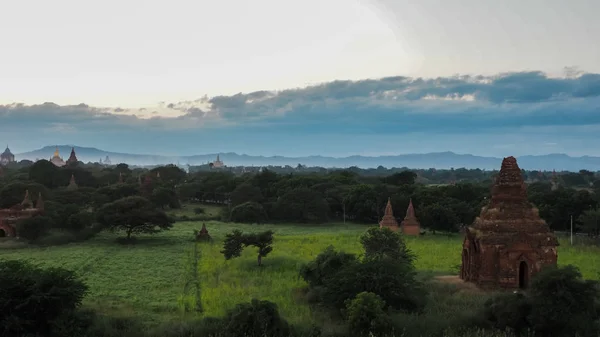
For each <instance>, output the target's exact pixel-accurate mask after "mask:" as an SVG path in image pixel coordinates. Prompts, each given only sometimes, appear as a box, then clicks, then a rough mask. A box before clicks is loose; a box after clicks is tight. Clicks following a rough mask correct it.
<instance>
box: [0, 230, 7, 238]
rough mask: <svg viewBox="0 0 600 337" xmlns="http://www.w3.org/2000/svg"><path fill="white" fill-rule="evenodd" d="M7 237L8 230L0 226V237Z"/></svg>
mask: <svg viewBox="0 0 600 337" xmlns="http://www.w3.org/2000/svg"><path fill="white" fill-rule="evenodd" d="M3 237H6V232H5V231H4V229H2V228H0V238H3Z"/></svg>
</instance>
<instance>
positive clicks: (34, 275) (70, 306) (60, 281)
mask: <svg viewBox="0 0 600 337" xmlns="http://www.w3.org/2000/svg"><path fill="white" fill-rule="evenodd" d="M0 284H1V285H2V288H1V289H0V313H2V315H0V335H1V336H25V335H35V336H56V334H55V333H56V330H57V329H56V327H57V326H61V325H62V326H64V324H61V321H62V320H64V319H67V318H68V319H69V320H71V321H72V320H73V319H75V318H76V317H75V316H74V315H73V313H74V311H75V309H77V308H78V307H79V306H80V304H81V301H82V299H83V297H84V295H85V293H86V292H87V286H86V285H85V284H84V283H83V282H82V281H80V280H79V279H77V278H76V277H75V274H74V273H73V272H71V271H68V270H65V269H62V268H49V269H41V268H39V267H36V266H34V265H31V264H29V263H27V262H24V261H0ZM71 323H72V322H71Z"/></svg>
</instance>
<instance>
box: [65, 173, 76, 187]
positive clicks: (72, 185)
mask: <svg viewBox="0 0 600 337" xmlns="http://www.w3.org/2000/svg"><path fill="white" fill-rule="evenodd" d="M77 188H78V186H77V182H75V176H74V175H73V174H71V180H69V186H67V190H70V191H72V190H76V189H77Z"/></svg>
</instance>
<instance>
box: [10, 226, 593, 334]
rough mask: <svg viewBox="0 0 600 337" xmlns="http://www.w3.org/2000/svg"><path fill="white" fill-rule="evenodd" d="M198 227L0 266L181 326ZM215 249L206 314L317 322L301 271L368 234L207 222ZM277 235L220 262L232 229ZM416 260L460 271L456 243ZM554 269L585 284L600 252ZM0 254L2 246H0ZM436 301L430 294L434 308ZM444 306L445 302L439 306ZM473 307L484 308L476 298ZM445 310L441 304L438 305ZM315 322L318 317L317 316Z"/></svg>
mask: <svg viewBox="0 0 600 337" xmlns="http://www.w3.org/2000/svg"><path fill="white" fill-rule="evenodd" d="M201 224H202V222H178V223H176V224H175V225H174V228H173V229H171V230H170V231H167V232H164V233H161V234H158V235H156V236H140V237H139V239H140V240H139V241H138V243H137V244H136V245H131V246H122V245H119V244H117V243H116V242H115V238H116V236H115V235H113V234H109V233H101V234H100V235H98V236H97V237H95V238H93V239H91V240H90V241H87V242H84V243H75V244H68V245H63V246H55V247H48V248H25V249H8V248H4V249H0V258H6V259H28V260H30V261H32V262H39V263H41V264H43V265H45V266H60V267H64V268H68V269H71V270H75V271H77V272H78V273H79V274H80V275H81V276H82V277H83V279H85V281H86V282H87V284H88V285H89V287H90V292H89V294H88V296H87V298H86V300H85V304H86V305H87V306H90V307H92V308H95V309H98V310H100V311H102V312H105V313H110V314H111V315H120V316H133V315H135V316H138V317H141V318H142V319H143V320H144V321H145V322H148V323H160V322H165V321H169V320H176V319H182V316H183V315H184V314H183V305H182V302H181V298H182V295H183V287H184V283H185V280H186V275H185V274H186V273H185V270H186V263H187V262H186V261H187V256H188V252H189V251H190V250H191V248H192V246H193V242H192V241H191V239H192V233H193V230H194V229H200V227H201ZM206 224H207V227H208V230H209V232H210V234H211V236H212V237H213V239H214V243H213V244H210V243H206V244H200V245H199V247H201V259H200V264H201V266H200V275H201V276H200V277H201V286H202V304H203V306H204V309H205V314H206V315H209V316H219V315H222V314H223V313H225V311H226V310H227V309H229V308H232V307H233V306H234V305H235V304H237V303H240V302H245V301H248V300H250V299H251V298H260V299H265V300H270V301H273V302H275V303H277V304H278V305H279V308H280V311H281V312H282V314H283V315H284V316H285V317H286V318H287V319H288V320H289V321H290V322H292V323H303V322H310V321H315V320H317V321H318V320H319V319H318V317H314V316H313V314H311V311H310V309H309V307H308V305H307V304H304V303H303V301H302V300H301V297H302V296H301V294H300V292H299V289H300V288H302V287H303V286H304V285H305V283H304V281H303V280H302V279H300V278H299V277H298V268H299V267H300V266H301V265H302V264H303V263H306V262H308V261H310V260H311V259H313V258H314V257H315V256H316V255H318V254H319V253H320V252H321V251H322V250H323V249H325V248H326V247H327V246H329V245H333V246H334V247H336V248H337V249H338V250H343V251H346V252H352V253H360V251H361V247H360V243H359V237H360V235H361V234H362V233H363V232H364V231H365V230H366V229H367V227H366V226H360V225H347V226H344V225H339V224H338V225H334V224H330V225H323V226H310V227H307V226H293V225H261V226H250V225H240V224H226V223H220V222H214V221H211V222H206ZM236 228H237V229H240V230H242V231H262V230H267V229H272V230H274V231H275V241H274V244H273V247H274V250H273V252H272V253H271V254H270V255H269V256H268V257H266V258H265V259H263V263H264V267H262V268H259V267H257V266H256V254H255V251H254V249H252V248H250V247H249V248H247V249H246V250H245V251H244V253H243V255H242V257H240V258H236V259H233V260H231V261H225V259H224V258H223V255H222V254H220V252H219V251H220V250H221V244H222V240H223V238H224V236H225V234H226V233H227V232H229V231H231V230H232V229H236ZM406 240H407V244H408V246H409V247H410V248H411V249H412V250H413V251H414V252H415V253H416V255H417V256H418V260H417V262H416V266H417V268H418V269H419V270H421V271H424V272H425V271H430V272H433V273H436V274H437V273H439V274H456V273H457V272H458V271H457V269H456V268H457V266H458V265H459V263H460V260H461V258H460V251H461V249H460V245H461V238H460V236H458V235H457V236H451V237H448V236H442V235H435V236H434V235H426V236H422V237H415V238H407V239H406ZM561 243H562V245H561V246H560V247H559V264H561V265H566V264H573V265H576V266H577V267H579V268H580V270H581V272H582V273H583V275H584V277H586V278H590V279H598V278H599V276H600V248H598V247H593V246H570V245H569V244H568V242H566V241H563V242H561ZM0 248H1V246H0ZM436 296H438V297H439V296H441V295H440V293H439V292H438V293H435V292H433V293H432V295H431V297H432V299H433V300H434V301H436ZM444 301H445V302H444ZM475 301H481V296H479V299H475ZM442 302H443V303H442ZM471 305H472V301H471V302H469V301H468V300H465V299H464V298H460V297H456V298H449V297H446V299H445V300H440V303H438V305H437V307H435V308H431V309H430V311H432V312H437V313H438V314H442V312H443V311H458V310H459V309H460V308H463V307H469V306H471ZM315 316H317V315H315Z"/></svg>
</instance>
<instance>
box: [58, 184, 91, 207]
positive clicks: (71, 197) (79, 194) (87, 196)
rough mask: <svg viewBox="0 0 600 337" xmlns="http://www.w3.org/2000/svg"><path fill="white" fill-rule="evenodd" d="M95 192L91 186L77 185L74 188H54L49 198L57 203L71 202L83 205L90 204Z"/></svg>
mask: <svg viewBox="0 0 600 337" xmlns="http://www.w3.org/2000/svg"><path fill="white" fill-rule="evenodd" d="M95 192H96V190H95V189H94V188H91V187H79V188H78V189H76V190H68V189H56V190H53V191H52V194H51V196H50V199H51V200H52V201H53V202H56V203H59V204H73V205H77V206H79V207H83V206H87V205H90V204H91V202H92V196H93V194H94V193H95Z"/></svg>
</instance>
